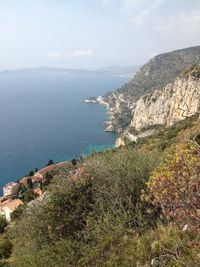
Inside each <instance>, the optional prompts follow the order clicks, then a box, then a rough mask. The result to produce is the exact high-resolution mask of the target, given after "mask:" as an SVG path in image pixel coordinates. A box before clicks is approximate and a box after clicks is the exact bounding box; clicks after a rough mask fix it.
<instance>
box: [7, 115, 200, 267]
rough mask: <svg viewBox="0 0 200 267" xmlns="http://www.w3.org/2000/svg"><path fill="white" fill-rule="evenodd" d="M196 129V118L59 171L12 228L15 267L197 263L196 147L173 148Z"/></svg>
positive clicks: (140, 266) (142, 266)
mask: <svg viewBox="0 0 200 267" xmlns="http://www.w3.org/2000/svg"><path fill="white" fill-rule="evenodd" d="M195 130H196V121H195V119H194V118H192V119H191V120H186V121H184V122H183V123H182V124H178V125H177V126H174V127H173V128H171V129H168V130H166V131H165V132H161V133H159V134H157V135H155V136H152V137H149V138H146V139H143V140H141V141H140V142H139V143H138V144H133V143H132V144H129V145H127V146H125V147H123V148H119V149H112V150H108V151H105V152H103V153H93V155H91V156H90V157H87V158H86V159H84V160H81V161H80V162H79V163H77V164H76V165H73V164H71V167H69V166H68V167H67V168H64V169H62V170H59V171H57V173H56V174H55V175H54V177H51V179H50V181H49V184H48V185H46V186H47V191H46V194H45V196H44V199H43V201H39V200H36V201H34V202H32V203H31V204H30V205H29V204H27V208H26V209H25V211H23V213H22V215H21V216H18V218H17V219H16V220H17V221H16V224H15V226H14V227H13V228H12V229H11V231H9V239H10V241H11V242H12V244H13V247H14V248H13V253H12V256H11V259H10V263H9V264H10V266H16V267H27V266H30V267H40V266H41V267H43V266H49V267H54V266H61V267H83V266H84V267H89V266H96V267H98V266H99V267H100V266H108V267H111V266H114V267H115V266H119V267H129V266H130V267H150V266H154V267H155V266H157V267H186V266H189V267H190V266H191V267H193V266H194V267H196V266H200V255H199V248H200V246H199V245H200V243H199V242H200V240H199V235H198V234H197V232H196V229H197V227H196V226H197V225H196V223H197V221H195V220H196V219H198V218H199V217H198V216H199V215H198V213H196V210H195V209H197V210H198V208H197V207H198V203H199V201H198V198H197V197H198V191H195V190H196V189H198V187H197V184H199V152H198V147H196V146H193V145H188V144H181V145H179V146H177V148H175V146H174V145H175V144H176V143H178V142H180V141H181V142H182V137H183V136H184V139H185V136H189V134H190V133H192V134H193V133H194V132H195ZM190 131H191V132H190ZM163 142H165V145H163ZM184 142H185V141H184ZM182 143H183V142H182ZM161 144H162V145H161ZM174 149H175V150H174ZM166 155H169V156H166ZM74 170H76V171H77V170H78V173H79V174H78V176H74V175H73V173H74ZM150 177H151V178H150ZM185 179H186V180H185ZM186 181H187V182H186ZM179 189H181V190H179ZM167 190H168V191H169V192H168V191H167ZM143 192H147V193H146V195H145V196H146V198H144V193H143ZM183 195H184V198H182V196H183ZM167 197H168V198H167ZM191 198H192V199H193V200H194V201H193V202H192V203H193V205H194V206H195V205H196V206H195V208H194V209H192V208H191V207H190V212H191V215H192V216H191V218H188V211H187V212H186V213H183V212H182V211H183V210H184V211H185V210H186V206H184V205H185V203H186V204H187V205H189V204H191V203H190V199H191ZM184 201H186V202H184ZM169 203H170V205H173V209H170V210H168V207H169V206H170V205H169ZM170 207H171V206H170ZM171 212H173V213H171ZM194 215H195V216H196V219H195V220H194ZM179 217H180V219H179ZM169 219H170V222H169ZM193 220H194V221H193ZM185 223H188V224H189V225H190V227H189V228H188V229H186V230H185V231H183V230H182V229H183V225H184V224H185ZM191 226H192V227H191Z"/></svg>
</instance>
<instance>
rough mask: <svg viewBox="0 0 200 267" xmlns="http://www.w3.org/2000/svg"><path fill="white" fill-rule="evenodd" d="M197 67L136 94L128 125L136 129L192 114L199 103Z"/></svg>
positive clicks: (166, 122)
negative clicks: (156, 86)
mask: <svg viewBox="0 0 200 267" xmlns="http://www.w3.org/2000/svg"><path fill="white" fill-rule="evenodd" d="M199 74H200V68H197V67H195V68H193V69H192V70H190V71H188V73H187V75H185V74H182V75H180V76H179V77H178V78H177V79H176V80H175V81H174V82H173V83H169V84H167V85H166V86H165V87H164V88H163V89H162V90H156V91H154V92H153V93H150V94H146V95H144V96H142V97H141V98H139V100H138V101H137V102H136V104H135V108H134V110H133V118H132V120H131V124H130V125H131V127H133V128H135V129H136V130H141V129H145V128H147V127H150V126H156V125H164V126H167V127H169V126H171V125H173V124H174V123H175V122H177V121H179V120H183V119H185V118H186V117H189V116H192V115H193V114H195V113H196V112H197V111H198V108H199V105H200V99H199V94H200V77H199Z"/></svg>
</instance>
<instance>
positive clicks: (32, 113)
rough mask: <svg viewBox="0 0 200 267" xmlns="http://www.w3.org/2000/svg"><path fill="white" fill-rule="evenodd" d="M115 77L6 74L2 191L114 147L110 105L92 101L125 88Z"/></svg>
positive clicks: (0, 110)
mask: <svg viewBox="0 0 200 267" xmlns="http://www.w3.org/2000/svg"><path fill="white" fill-rule="evenodd" d="M125 82H127V79H126V78H122V77H114V76H110V75H89V74H88V75H77V74H67V73H41V74H38V73H31V74H30V73H29V74H28V73H25V74H19V73H18V74H14V73H13V74H1V75H0V187H1V188H2V186H3V185H5V184H6V183H7V182H9V181H15V180H17V179H18V178H21V177H23V176H24V175H26V174H28V173H29V171H30V170H34V169H35V168H41V167H43V166H44V165H45V164H46V163H47V161H48V160H49V159H53V160H54V161H55V162H60V161H64V160H69V159H72V158H74V157H80V155H82V154H89V153H91V151H92V150H93V149H96V150H98V151H101V150H104V149H106V148H108V147H112V146H114V143H115V139H116V135H115V134H114V133H106V132H104V128H105V127H104V124H103V123H104V122H105V120H106V119H107V114H106V109H105V107H104V106H101V105H95V104H86V103H85V102H84V101H83V100H84V99H86V98H87V97H90V96H98V95H103V94H104V93H106V92H108V91H111V90H114V89H117V88H119V87H120V86H121V85H122V84H124V83H125Z"/></svg>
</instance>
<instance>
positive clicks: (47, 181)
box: [44, 172, 53, 185]
mask: <svg viewBox="0 0 200 267" xmlns="http://www.w3.org/2000/svg"><path fill="white" fill-rule="evenodd" d="M52 179H53V173H52V172H47V174H46V176H45V182H44V184H45V185H48V184H50V182H51V181H52Z"/></svg>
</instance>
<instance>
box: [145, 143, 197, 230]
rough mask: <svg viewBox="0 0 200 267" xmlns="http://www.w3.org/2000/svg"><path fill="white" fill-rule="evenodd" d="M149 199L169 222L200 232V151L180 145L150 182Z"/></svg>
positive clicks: (190, 145) (193, 147) (146, 195)
mask: <svg viewBox="0 0 200 267" xmlns="http://www.w3.org/2000/svg"><path fill="white" fill-rule="evenodd" d="M147 186H148V191H147V192H146V194H145V195H144V196H145V199H146V200H147V201H148V202H151V203H153V204H154V205H155V206H157V207H161V209H162V212H163V214H164V215H165V216H166V218H167V219H174V220H175V221H176V222H178V223H181V224H188V225H189V226H190V228H192V229H194V230H197V231H200V216H199V215H200V201H199V188H200V148H199V147H198V146H196V145H193V144H191V143H189V144H181V145H178V146H176V149H175V150H174V151H172V153H171V154H169V155H168V156H167V158H166V160H165V163H164V164H162V165H161V166H159V167H158V168H157V169H156V170H155V171H154V173H153V175H152V176H151V178H150V180H149V182H148V183H147Z"/></svg>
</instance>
